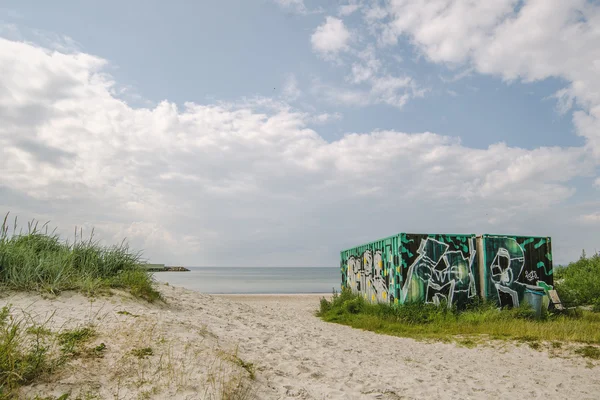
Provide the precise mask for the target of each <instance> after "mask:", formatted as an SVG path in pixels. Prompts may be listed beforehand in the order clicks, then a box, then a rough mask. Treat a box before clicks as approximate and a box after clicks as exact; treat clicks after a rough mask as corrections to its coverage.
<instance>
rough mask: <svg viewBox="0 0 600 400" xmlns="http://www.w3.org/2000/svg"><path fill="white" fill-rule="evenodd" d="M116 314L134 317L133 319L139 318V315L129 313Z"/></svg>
mask: <svg viewBox="0 0 600 400" xmlns="http://www.w3.org/2000/svg"><path fill="white" fill-rule="evenodd" d="M117 314H121V315H128V316H130V317H134V318H137V317H139V315H136V314H132V313H130V312H129V311H117Z"/></svg>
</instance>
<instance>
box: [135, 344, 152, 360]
mask: <svg viewBox="0 0 600 400" xmlns="http://www.w3.org/2000/svg"><path fill="white" fill-rule="evenodd" d="M131 354H133V355H134V356H136V357H137V358H146V357H148V356H151V355H153V354H154V352H153V351H152V348H151V347H142V348H139V349H133V350H131Z"/></svg>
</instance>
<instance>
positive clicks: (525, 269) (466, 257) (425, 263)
mask: <svg viewBox="0 0 600 400" xmlns="http://www.w3.org/2000/svg"><path fill="white" fill-rule="evenodd" d="M480 254H481V256H482V257H481V260H483V264H482V265H483V268H482V269H481V270H482V272H481V274H482V275H480V268H479V265H478V262H479V261H480V257H479V256H480ZM341 256H342V260H341V272H342V286H343V287H347V288H350V289H352V290H353V291H354V292H356V293H359V294H361V295H362V296H363V297H364V298H365V299H367V300H369V301H371V302H390V303H392V304H402V303H406V302H423V303H431V304H436V305H439V304H441V303H447V304H448V305H452V304H457V305H459V306H460V305H464V304H466V303H467V302H468V301H469V300H470V299H472V298H474V297H476V296H478V294H480V291H481V290H482V295H483V296H484V297H486V298H488V299H493V300H495V301H497V302H498V303H499V304H500V305H501V306H518V305H519V304H521V302H522V301H523V297H524V294H525V292H526V290H527V289H530V290H534V289H536V288H538V289H540V288H541V289H550V288H552V284H553V281H552V249H551V243H550V238H535V237H520V236H499V235H484V236H483V237H482V239H481V240H479V239H477V238H476V237H475V235H425V234H406V233H401V234H399V235H396V236H393V237H390V238H387V239H383V240H381V241H378V242H373V243H371V244H368V245H363V246H359V247H356V248H353V249H350V250H346V251H343V252H342V254H341ZM480 277H481V278H482V279H483V287H480V281H479V279H480Z"/></svg>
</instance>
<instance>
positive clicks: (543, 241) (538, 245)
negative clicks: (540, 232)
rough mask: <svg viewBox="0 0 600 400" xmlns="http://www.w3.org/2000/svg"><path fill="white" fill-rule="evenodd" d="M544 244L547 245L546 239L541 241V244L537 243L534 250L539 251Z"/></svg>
mask: <svg viewBox="0 0 600 400" xmlns="http://www.w3.org/2000/svg"><path fill="white" fill-rule="evenodd" d="M544 244H546V239H540V241H539V242H537V243H536V244H535V246H533V248H534V249H539V248H540V247H542V246H543V245H544Z"/></svg>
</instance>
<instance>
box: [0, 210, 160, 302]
mask: <svg viewBox="0 0 600 400" xmlns="http://www.w3.org/2000/svg"><path fill="white" fill-rule="evenodd" d="M152 283H153V281H152V275H151V274H149V273H148V272H147V271H146V270H145V269H143V268H142V267H141V259H140V253H137V252H133V251H131V250H130V249H129V247H128V245H127V243H125V241H123V242H122V243H120V244H118V245H112V246H104V245H101V244H100V242H98V241H96V240H94V235H93V232H92V234H90V236H89V238H87V239H84V238H83V233H82V231H81V230H80V231H79V232H77V230H76V231H75V235H74V237H73V241H72V242H69V241H68V240H62V239H61V238H60V236H59V235H58V234H56V231H55V230H54V231H49V228H48V223H45V224H43V225H41V226H40V225H39V224H38V223H37V222H36V221H32V222H29V223H28V224H27V227H26V229H25V230H23V229H21V228H20V227H19V226H18V224H17V220H16V218H15V220H14V223H13V224H12V227H9V223H8V214H7V215H6V216H5V218H4V221H3V223H2V227H1V230H0V290H21V291H23V290H27V291H37V292H46V293H53V294H58V293H59V292H61V291H65V290H76V291H80V292H83V293H85V294H89V295H93V294H97V293H101V292H106V291H107V290H108V289H110V288H119V289H124V290H127V291H129V292H131V294H133V295H134V296H136V297H140V298H143V299H145V300H147V301H150V302H152V301H155V300H158V299H160V293H159V292H158V291H156V290H155V289H154V288H153V286H152Z"/></svg>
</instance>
